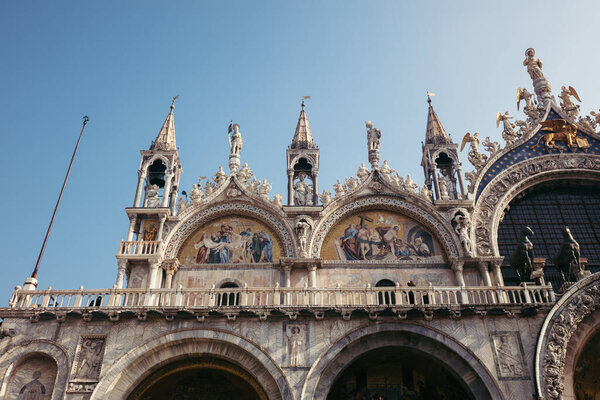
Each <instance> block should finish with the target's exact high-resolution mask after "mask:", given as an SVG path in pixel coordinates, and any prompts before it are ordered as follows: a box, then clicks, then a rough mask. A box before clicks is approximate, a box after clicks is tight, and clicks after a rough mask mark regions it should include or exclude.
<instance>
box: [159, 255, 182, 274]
mask: <svg viewBox="0 0 600 400" xmlns="http://www.w3.org/2000/svg"><path fill="white" fill-rule="evenodd" d="M179 265H180V264H179V260H178V259H176V258H169V259H167V260H164V261H163V262H162V264H161V267H162V268H163V269H164V270H165V271H166V272H167V274H171V275H173V274H174V273H175V272H177V270H178V269H179Z"/></svg>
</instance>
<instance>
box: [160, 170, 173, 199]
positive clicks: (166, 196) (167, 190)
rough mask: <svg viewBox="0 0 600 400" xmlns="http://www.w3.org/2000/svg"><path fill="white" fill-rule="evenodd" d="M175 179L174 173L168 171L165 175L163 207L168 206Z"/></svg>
mask: <svg viewBox="0 0 600 400" xmlns="http://www.w3.org/2000/svg"><path fill="white" fill-rule="evenodd" d="M172 180H173V173H172V172H171V173H168V174H167V175H166V177H165V187H164V189H163V198H162V203H161V205H160V206H161V207H167V206H168V204H169V197H171V196H170V195H171V182H172Z"/></svg>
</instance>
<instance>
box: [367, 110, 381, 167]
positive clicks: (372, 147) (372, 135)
mask: <svg viewBox="0 0 600 400" xmlns="http://www.w3.org/2000/svg"><path fill="white" fill-rule="evenodd" d="M365 126H366V128H367V144H368V146H369V162H370V163H371V167H372V168H377V167H378V166H379V140H380V139H381V131H380V130H379V129H377V128H375V127H374V126H373V122H371V121H366V122H365Z"/></svg>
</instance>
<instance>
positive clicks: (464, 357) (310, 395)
mask: <svg viewBox="0 0 600 400" xmlns="http://www.w3.org/2000/svg"><path fill="white" fill-rule="evenodd" d="M384 347H407V348H408V347H410V348H411V349H413V350H417V351H418V352H421V353H425V354H426V355H427V356H428V357H430V358H432V359H434V360H436V361H437V362H439V363H440V364H441V365H444V366H446V367H447V369H448V370H449V371H452V372H453V374H454V375H455V376H456V377H457V378H458V379H459V380H462V382H463V384H464V385H465V387H466V388H468V390H469V391H470V392H471V393H472V394H473V397H474V398H476V399H503V398H504V396H503V395H502V393H501V391H500V389H499V387H498V384H497V382H496V380H495V379H494V378H493V375H492V374H491V373H490V371H489V370H488V369H487V368H486V366H485V365H484V364H483V363H482V362H481V360H479V358H478V357H477V356H476V355H475V354H474V353H473V352H471V351H470V350H469V349H467V348H466V347H465V346H463V345H462V344H460V343H458V342H456V341H455V340H454V339H452V338H450V337H449V336H447V335H446V334H444V333H442V332H440V331H438V330H434V329H432V328H427V327H424V326H421V325H413V324H392V323H383V324H376V325H372V324H370V325H367V326H363V327H360V328H358V329H355V330H354V331H352V332H350V333H349V334H347V335H346V336H344V337H342V338H341V339H339V340H338V341H337V342H335V343H334V344H332V345H331V347H329V349H327V351H325V352H324V353H323V354H322V355H321V356H320V357H319V358H318V359H317V360H316V361H315V363H314V364H313V366H312V368H311V369H310V371H309V372H308V375H307V378H306V380H305V383H304V386H303V388H302V395H301V397H300V398H301V399H302V400H309V399H314V400H325V399H326V398H327V394H328V392H329V390H330V388H331V387H332V385H333V384H334V382H335V380H336V378H337V377H338V376H339V375H340V373H341V372H343V370H344V368H345V367H346V366H348V365H350V364H351V363H352V362H353V361H354V360H356V359H357V358H359V357H360V356H362V355H365V354H366V353H368V352H370V351H371V350H375V349H381V348H384Z"/></svg>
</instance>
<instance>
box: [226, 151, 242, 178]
mask: <svg viewBox="0 0 600 400" xmlns="http://www.w3.org/2000/svg"><path fill="white" fill-rule="evenodd" d="M229 170H230V171H231V173H232V174H233V173H236V172H238V171H239V170H240V156H239V155H238V154H230V155H229Z"/></svg>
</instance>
